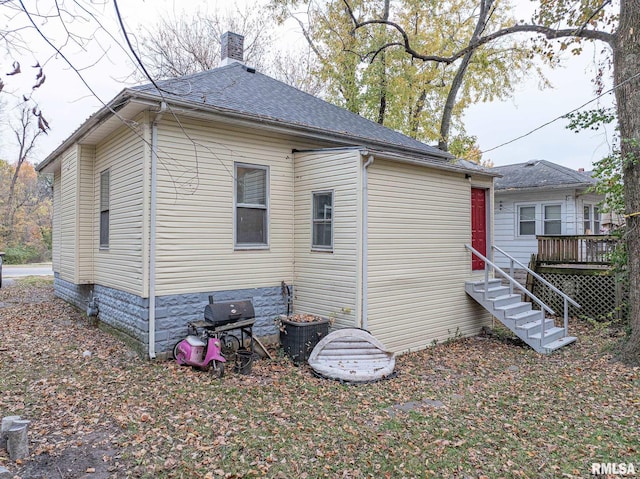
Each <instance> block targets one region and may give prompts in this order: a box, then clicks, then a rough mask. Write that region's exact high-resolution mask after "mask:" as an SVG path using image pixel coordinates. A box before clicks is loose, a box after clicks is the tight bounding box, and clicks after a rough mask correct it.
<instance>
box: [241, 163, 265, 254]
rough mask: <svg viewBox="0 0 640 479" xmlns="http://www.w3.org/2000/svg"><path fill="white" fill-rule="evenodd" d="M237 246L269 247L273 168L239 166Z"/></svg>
mask: <svg viewBox="0 0 640 479" xmlns="http://www.w3.org/2000/svg"><path fill="white" fill-rule="evenodd" d="M235 179H236V181H235V218H234V221H235V246H236V247H238V248H261V247H266V246H268V245H269V232H268V225H269V167H267V166H260V165H246V164H242V163H236V164H235Z"/></svg>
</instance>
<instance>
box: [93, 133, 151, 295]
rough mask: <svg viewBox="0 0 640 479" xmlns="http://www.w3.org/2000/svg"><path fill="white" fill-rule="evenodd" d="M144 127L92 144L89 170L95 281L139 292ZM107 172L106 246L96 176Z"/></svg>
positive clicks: (141, 264) (141, 262)
mask: <svg viewBox="0 0 640 479" xmlns="http://www.w3.org/2000/svg"><path fill="white" fill-rule="evenodd" d="M143 134H144V128H143V127H138V130H136V131H135V132H134V131H132V130H131V129H129V128H127V127H123V128H120V129H119V130H117V131H116V132H115V133H114V134H112V135H111V136H110V137H109V138H108V139H107V140H105V141H103V142H101V143H100V144H98V145H96V148H95V170H94V172H93V182H94V185H96V187H95V188H93V206H92V211H93V218H94V223H93V251H94V280H95V283H97V284H100V285H103V286H108V287H111V288H115V289H120V290H123V291H127V292H130V293H133V294H137V295H141V296H142V295H143V287H144V286H143V271H142V269H143V258H142V256H143V251H144V249H143V244H142V239H143V224H144V211H145V209H144V197H143V191H144V185H143V177H144V174H145V173H144V171H143V166H144V164H145V159H144V152H145V147H144V141H143V140H142V138H141V137H140V136H141V135H143ZM106 169H109V170H110V194H109V248H108V249H101V248H100V187H99V185H100V174H101V173H102V172H103V171H104V170H106Z"/></svg>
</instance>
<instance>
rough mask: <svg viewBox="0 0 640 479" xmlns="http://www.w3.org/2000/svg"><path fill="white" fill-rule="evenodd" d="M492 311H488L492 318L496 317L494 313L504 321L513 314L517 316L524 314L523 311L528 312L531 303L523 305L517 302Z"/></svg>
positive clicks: (521, 302)
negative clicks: (492, 314) (492, 315)
mask: <svg viewBox="0 0 640 479" xmlns="http://www.w3.org/2000/svg"><path fill="white" fill-rule="evenodd" d="M494 310H495V311H490V312H492V313H494V316H496V314H495V313H498V314H500V315H501V318H502V319H504V318H509V317H513V316H514V315H515V314H518V313H524V312H525V311H530V310H531V303H525V302H523V301H519V302H517V303H513V304H510V305H508V306H503V307H500V308H494ZM499 319H500V318H499Z"/></svg>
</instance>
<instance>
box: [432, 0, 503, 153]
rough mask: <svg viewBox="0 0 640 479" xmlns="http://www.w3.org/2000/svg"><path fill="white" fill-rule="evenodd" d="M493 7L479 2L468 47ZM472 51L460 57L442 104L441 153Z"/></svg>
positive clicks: (488, 2) (446, 146) (446, 144)
mask: <svg viewBox="0 0 640 479" xmlns="http://www.w3.org/2000/svg"><path fill="white" fill-rule="evenodd" d="M492 6H493V0H481V1H480V14H479V15H478V22H477V23H476V28H475V30H474V32H473V35H471V38H470V39H469V45H472V44H473V43H475V42H477V41H478V39H479V38H480V37H481V36H482V32H484V29H485V28H486V26H487V22H488V21H489V17H490V15H489V14H490V12H491V7H492ZM474 52H475V49H474V50H470V51H469V52H467V54H466V55H464V56H463V57H462V60H461V62H460V66H459V67H458V71H457V72H456V76H455V77H454V78H453V82H451V88H450V89H449V94H448V95H447V100H446V102H445V104H444V109H443V110H442V119H441V120H440V139H439V140H438V148H440V149H441V150H443V151H449V130H450V129H451V116H452V115H453V107H454V106H455V104H456V100H457V98H458V92H459V91H460V87H461V86H462V82H463V81H464V77H465V74H466V73H467V68H468V67H469V63H470V62H471V57H473V54H474Z"/></svg>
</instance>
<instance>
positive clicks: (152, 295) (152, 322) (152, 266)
mask: <svg viewBox="0 0 640 479" xmlns="http://www.w3.org/2000/svg"><path fill="white" fill-rule="evenodd" d="M166 110H167V104H166V103H165V102H162V103H161V104H160V111H158V112H157V114H156V117H155V118H154V119H153V123H151V205H150V207H149V216H150V218H149V359H155V357H156V209H157V199H158V196H157V184H158V122H159V121H160V120H161V119H162V116H163V115H164V112H165V111H166Z"/></svg>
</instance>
